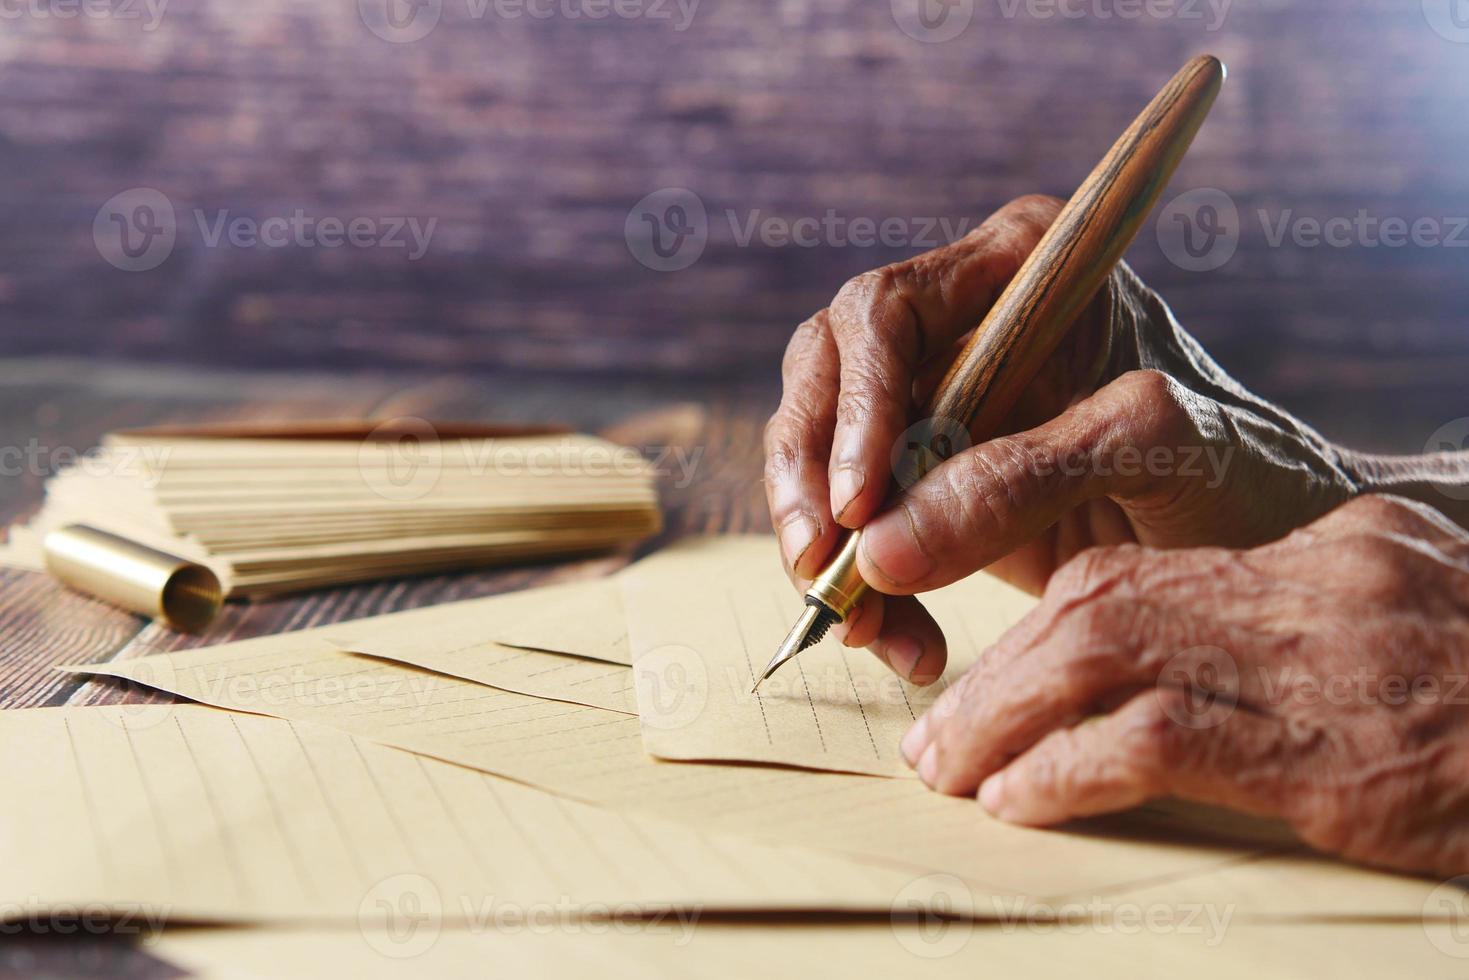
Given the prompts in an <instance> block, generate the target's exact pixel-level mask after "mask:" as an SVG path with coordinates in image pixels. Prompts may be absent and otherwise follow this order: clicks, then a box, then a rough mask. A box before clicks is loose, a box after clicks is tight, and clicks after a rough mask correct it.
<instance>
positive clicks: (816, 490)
mask: <svg viewBox="0 0 1469 980" xmlns="http://www.w3.org/2000/svg"><path fill="white" fill-rule="evenodd" d="M1058 209H1059V203H1058V202H1056V201H1053V200H1051V199H1049V198H1040V197H1027V198H1021V199H1019V200H1018V201H1015V202H1013V203H1012V204H1010V205H1008V206H1006V207H1005V208H1003V209H1002V210H1000V211H999V212H997V213H996V214H995V215H994V216H992V217H991V218H989V219H988V220H987V221H985V222H984V224H983V225H981V226H980V227H979V228H977V229H976V230H975V231H974V232H972V233H971V234H969V235H968V236H966V237H965V238H963V239H961V240H960V241H959V242H956V243H955V244H953V245H950V246H947V247H945V248H941V249H937V250H935V251H933V252H929V253H925V254H924V255H920V256H918V257H916V258H914V259H912V260H910V261H907V262H903V263H900V264H898V265H895V266H890V267H888V268H885V269H882V270H879V271H877V272H873V273H868V274H867V275H864V276H861V277H858V278H857V279H854V280H853V281H852V282H850V283H848V284H847V285H846V286H845V287H843V289H842V291H841V292H840V293H839V294H838V295H837V297H836V299H835V300H833V301H832V304H831V306H830V307H829V308H828V309H827V310H823V311H822V312H821V313H818V314H817V315H816V316H815V317H813V318H812V319H810V320H808V321H807V322H806V323H804V324H802V326H801V327H800V328H799V329H798V330H797V332H796V335H795V336H794V337H793V338H792V340H791V343H790V346H789V347H788V349H787V351H786V356H785V364H784V380H785V385H784V395H783V398H782V401H781V404H780V407H779V409H778V410H777V411H776V413H775V415H774V416H773V417H772V418H771V420H770V423H769V425H768V426H767V428H766V439H765V444H766V471H765V486H766V493H767V496H768V498H769V503H770V512H771V519H772V521H773V522H774V525H775V528H776V531H777V533H778V534H779V536H780V541H781V549H782V554H783V555H784V557H785V560H786V564H787V570H788V571H789V572H790V573H791V575H792V578H793V579H794V580H795V581H796V583H797V585H798V586H800V587H802V588H804V586H805V584H806V582H807V581H808V580H809V579H810V577H811V576H812V575H814V574H815V573H816V572H817V571H818V570H819V569H820V568H821V566H822V565H823V564H824V563H825V561H826V559H827V558H828V557H829V556H830V553H831V549H832V545H833V543H834V542H835V541H836V540H837V538H838V535H839V533H840V527H839V525H841V526H844V527H852V528H855V527H863V528H864V530H863V548H862V551H861V559H860V560H861V570H862V574H863V577H864V578H865V579H866V580H867V582H868V583H869V584H871V585H873V586H874V587H875V589H876V590H878V591H877V592H873V593H869V595H868V600H867V601H866V602H864V603H863V605H862V606H861V607H859V610H858V612H857V615H855V616H854V617H853V618H852V620H850V621H849V622H848V623H847V624H844V625H843V627H841V630H842V632H841V633H839V635H843V637H844V640H845V642H846V643H847V644H848V645H850V646H869V645H870V646H871V647H872V649H873V651H874V652H875V653H877V654H878V656H879V657H882V658H883V659H884V660H886V661H887V662H888V663H889V664H890V665H891V666H892V667H893V668H894V669H895V670H897V671H898V673H900V674H902V675H903V676H905V677H908V678H910V679H912V680H914V681H915V682H918V683H925V682H931V681H932V680H934V679H936V678H937V677H938V676H939V674H940V673H942V671H943V667H944V662H945V646H944V641H943V636H942V634H941V633H940V631H939V629H938V627H937V625H936V624H935V623H934V622H933V620H932V619H931V618H930V617H929V616H928V614H927V613H926V612H925V611H924V610H923V609H922V607H921V606H920V605H919V604H918V603H917V602H916V601H915V600H913V599H911V598H907V596H911V595H913V594H914V593H918V592H925V591H928V590H930V589H935V588H938V587H939V586H942V585H947V584H948V583H950V582H953V581H956V580H958V579H960V578H963V577H964V576H966V575H968V574H970V573H971V572H974V571H975V570H977V569H980V568H985V567H988V569H989V571H990V572H991V573H993V574H996V575H999V576H1000V577H1002V578H1004V579H1006V580H1008V581H1010V582H1012V583H1014V584H1016V585H1018V586H1020V587H1021V588H1024V589H1027V590H1029V591H1031V592H1034V593H1039V592H1040V591H1041V589H1042V588H1044V586H1045V583H1046V580H1047V579H1048V578H1049V577H1050V575H1051V573H1052V572H1054V571H1055V570H1056V569H1057V568H1059V567H1060V566H1061V565H1062V564H1064V563H1065V562H1066V561H1067V560H1068V559H1069V558H1070V557H1071V556H1073V555H1075V554H1077V553H1078V552H1080V551H1082V550H1083V549H1085V548H1088V547H1091V546H1093V545H1104V544H1119V543H1123V542H1138V543H1141V544H1147V545H1153V546H1160V547H1176V546H1181V545H1200V544H1223V545H1230V546H1236V547H1238V546H1247V545H1253V544H1259V543H1262V542H1265V541H1270V540H1273V539H1275V538H1278V537H1280V536H1281V535H1283V534H1285V533H1287V532H1288V531H1290V530H1291V529H1293V528H1295V527H1298V526H1300V525H1301V524H1303V523H1305V522H1307V521H1309V520H1312V519H1313V518H1316V517H1319V516H1320V515H1322V514H1324V513H1326V512H1327V511H1328V510H1330V509H1331V508H1332V507H1334V506H1336V505H1337V504H1339V503H1341V502H1343V501H1344V500H1347V499H1348V498H1349V497H1351V496H1352V495H1353V493H1354V492H1355V491H1356V490H1357V484H1356V482H1355V481H1354V479H1353V477H1352V475H1351V474H1350V473H1349V472H1348V470H1347V468H1346V466H1345V465H1344V464H1343V461H1342V459H1341V457H1340V454H1339V452H1338V451H1337V450H1336V449H1335V448H1334V447H1333V446H1332V445H1331V444H1330V443H1328V442H1327V441H1326V440H1324V439H1322V438H1321V437H1320V436H1319V435H1317V434H1316V433H1315V432H1313V431H1312V430H1311V429H1310V428H1308V427H1307V426H1305V425H1303V424H1302V423H1300V422H1298V421H1296V420H1295V419H1293V418H1291V417H1290V416H1289V415H1288V414H1287V413H1285V412H1283V411H1281V410H1280V409H1277V408H1275V407H1273V406H1271V405H1269V404H1268V403H1266V402H1264V401H1261V400H1260V399H1258V398H1255V397H1254V396H1253V395H1251V394H1249V393H1248V392H1247V391H1245V390H1244V389H1243V388H1241V387H1240V386H1239V385H1238V384H1237V383H1236V382H1234V381H1233V380H1232V379H1230V378H1229V377H1228V376H1227V375H1226V374H1224V372H1223V371H1222V370H1221V369H1220V368H1219V367H1218V366H1217V365H1216V364H1215V363H1214V362H1213V361H1212V360H1210V359H1209V357H1208V355H1207V354H1205V353H1204V351H1203V350H1202V349H1201V348H1200V347H1199V346H1198V344H1197V342H1195V341H1194V340H1193V338H1191V337H1190V336H1189V335H1188V334H1186V333H1185V332H1184V331H1183V330H1182V328H1181V327H1179V326H1178V324H1177V322H1175V321H1174V319H1173V317H1172V316H1171V314H1170V313H1169V310H1168V308H1167V306H1166V305H1164V304H1163V302H1162V301H1161V300H1160V299H1159V298H1158V297H1157V296H1156V295H1155V294H1154V293H1152V292H1151V291H1150V290H1148V289H1147V287H1145V286H1143V284H1142V283H1141V282H1140V281H1139V280H1138V279H1137V277H1136V276H1135V275H1133V274H1132V272H1131V271H1130V270H1129V269H1127V268H1126V267H1125V266H1123V267H1119V268H1118V270H1117V271H1116V272H1115V273H1114V274H1113V275H1112V277H1111V278H1110V280H1109V281H1108V283H1107V285H1106V287H1105V288H1104V289H1103V290H1102V291H1101V292H1100V293H1099V295H1098V297H1097V299H1096V300H1095V301H1094V302H1093V303H1092V305H1091V308H1090V309H1089V310H1088V311H1087V313H1086V314H1085V316H1084V317H1083V320H1082V322H1080V323H1078V324H1076V325H1075V326H1074V327H1073V328H1072V329H1071V330H1070V332H1069V333H1068V335H1067V338H1066V340H1065V341H1064V342H1063V343H1062V345H1061V346H1060V348H1059V349H1058V350H1057V351H1056V352H1055V353H1054V354H1053V355H1052V356H1051V358H1050V359H1049V360H1048V362H1047V363H1046V365H1045V366H1044V367H1043V368H1042V370H1041V372H1040V374H1039V375H1038V377H1037V378H1036V380H1035V381H1034V382H1033V383H1032V384H1031V385H1030V386H1029V387H1028V389H1027V391H1026V394H1025V396H1024V397H1023V398H1022V400H1021V403H1020V404H1019V405H1017V406H1016V408H1015V409H1014V411H1013V412H1012V413H1011V415H1010V417H1009V418H1008V419H1007V422H1006V424H1005V426H1004V433H1003V434H1001V435H1000V437H998V438H991V439H989V440H988V441H985V442H982V443H980V444H978V445H976V446H975V447H974V448H972V449H969V450H968V451H965V452H962V453H959V454H958V455H956V456H955V457H953V458H952V459H950V460H949V461H947V462H945V463H944V464H943V465H941V466H939V467H938V468H937V469H935V470H934V471H933V472H931V473H930V474H929V475H928V476H926V477H925V478H924V479H922V480H921V481H919V482H918V483H917V484H916V485H914V486H913V487H912V488H911V489H910V490H909V491H908V492H907V493H905V494H903V495H902V496H900V497H899V498H898V499H897V501H896V503H895V505H894V506H892V507H890V508H888V509H886V510H885V511H883V512H881V513H879V509H880V506H881V504H882V502H883V498H884V496H885V495H886V494H887V493H888V491H889V488H890V487H891V484H892V481H893V472H892V460H891V453H892V447H893V445H894V443H895V442H897V441H898V440H899V438H900V436H901V434H902V433H903V431H904V429H905V428H906V427H907V426H908V424H909V422H910V420H911V419H912V418H914V417H915V416H916V415H918V414H919V412H918V409H917V405H918V404H919V403H920V402H921V401H922V400H924V397H925V396H926V395H927V393H928V392H929V391H930V390H931V389H932V387H933V386H934V385H935V384H936V382H937V377H936V376H937V374H938V373H940V372H941V371H942V369H943V367H944V366H946V365H947V364H948V363H949V361H950V360H952V358H953V354H954V353H955V350H956V348H957V346H958V345H961V344H962V343H963V342H964V341H965V340H967V339H968V332H969V330H970V329H971V328H973V327H974V326H975V324H977V323H978V322H979V320H980V319H982V317H983V313H984V310H985V309H987V308H988V306H989V304H990V303H991V302H992V301H993V299H994V297H995V296H996V295H997V294H998V292H999V290H1000V289H1001V288H1002V287H1003V286H1004V284H1005V283H1006V282H1007V281H1008V280H1009V278H1010V277H1011V276H1012V275H1013V274H1014V272H1015V270H1016V269H1017V268H1018V267H1019V264H1020V262H1021V261H1022V260H1023V259H1024V257H1025V256H1026V255H1028V254H1029V252H1030V250H1031V249H1032V248H1033V247H1034V246H1035V243H1036V241H1037V240H1038V239H1039V238H1040V236H1041V234H1042V232H1044V230H1045V228H1046V227H1047V226H1048V225H1049V223H1050V221H1051V220H1052V218H1054V217H1055V214H1056V211H1057V210H1058ZM1150 451H1151V452H1155V453H1157V452H1164V453H1167V454H1168V460H1167V461H1165V462H1164V464H1163V465H1162V466H1150V465H1148V464H1146V462H1145V460H1146V459H1147V456H1146V454H1147V453H1148V452H1150ZM1119 453H1121V454H1123V455H1121V456H1119ZM1127 453H1134V454H1136V455H1135V456H1127V455H1125V454H1127ZM1129 464H1130V465H1129ZM1156 473H1162V474H1163V475H1161V476H1156V475H1154V474H1156ZM1221 475H1222V482H1220V480H1221ZM852 486H860V488H861V489H860V492H857V493H856V494H855V496H851V495H849V492H848V488H850V487H852ZM834 514H835V515H838V516H837V517H834V516H833V515H834ZM879 593H886V594H887V597H886V599H885V598H884V596H883V595H881V594H879Z"/></svg>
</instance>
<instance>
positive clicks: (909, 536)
mask: <svg viewBox="0 0 1469 980" xmlns="http://www.w3.org/2000/svg"><path fill="white" fill-rule="evenodd" d="M1209 411H1210V408H1209V403H1208V401H1207V399H1204V398H1202V397H1201V396H1199V395H1195V394H1193V393H1192V392H1189V391H1187V390H1186V389H1184V388H1182V387H1181V386H1180V385H1178V384H1177V383H1176V382H1174V381H1173V380H1171V379H1170V378H1169V377H1168V376H1167V375H1165V374H1162V373H1161V372H1158V371H1130V372H1128V373H1127V374H1124V375H1121V376H1120V377H1118V378H1116V379H1115V380H1114V381H1112V382H1111V383H1110V384H1108V385H1107V386H1106V387H1104V388H1102V389H1100V390H1099V391H1097V392H1096V393H1094V394H1092V395H1091V396H1089V397H1088V398H1086V399H1084V400H1082V401H1080V402H1078V403H1076V404H1075V405H1073V406H1071V407H1070V408H1068V409H1067V410H1066V411H1065V412H1063V413H1062V414H1061V415H1059V416H1057V417H1056V418H1054V419H1052V420H1051V421H1050V422H1047V423H1046V424H1045V425H1041V426H1038V427H1036V428H1034V429H1029V430H1027V431H1025V432H1019V433H1016V434H1014V435H1010V436H1004V437H1001V438H999V439H992V440H990V441H989V442H985V443H981V444H980V445H978V446H975V447H973V448H971V449H968V450H965V451H964V452H962V453H959V454H957V455H955V456H953V457H952V458H950V459H948V460H946V461H945V462H943V463H942V464H940V465H939V466H937V467H936V468H934V469H933V470H932V471H930V472H929V473H928V474H926V475H925V476H924V477H923V479H921V480H919V481H918V482H917V483H915V484H914V485H913V486H912V487H910V488H909V489H908V490H907V491H906V492H904V493H903V494H902V495H901V496H899V497H898V498H897V500H896V501H895V502H894V504H893V506H892V507H891V508H889V509H888V510H887V511H885V512H884V513H882V514H880V515H878V516H877V517H875V518H874V519H873V520H872V521H870V522H869V523H868V524H867V525H866V527H864V528H863V529H862V540H861V548H860V549H859V554H858V563H859V568H860V570H861V572H862V577H863V579H864V580H865V581H866V582H867V583H868V584H870V585H871V586H873V587H874V588H876V589H877V590H879V591H881V592H885V593H888V594H890V595H911V594H914V593H917V592H926V591H928V590H930V589H936V588H940V587H941V586H945V585H948V584H949V583H950V582H955V581H958V580H959V579H961V578H964V577H965V576H967V575H969V574H971V573H972V572H975V571H977V570H979V569H981V568H983V567H985V566H986V565H988V564H990V563H991V562H993V561H996V560H997V559H1000V558H1003V557H1004V556H1005V555H1008V554H1009V553H1010V552H1012V551H1014V550H1015V549H1016V548H1019V547H1020V546H1021V545H1024V544H1026V543H1027V542H1029V541H1031V540H1033V539H1034V538H1035V537H1037V536H1038V535H1039V534H1041V533H1042V532H1043V531H1045V530H1046V529H1047V528H1049V527H1050V526H1051V525H1052V524H1054V523H1056V521H1057V520H1059V519H1060V518H1061V517H1062V516H1063V515H1064V514H1065V513H1066V512H1067V511H1069V510H1071V509H1072V508H1074V507H1076V506H1078V505H1080V504H1082V503H1085V502H1086V501H1088V500H1094V499H1097V498H1100V497H1108V496H1113V497H1123V498H1126V497H1133V496H1139V495H1142V494H1149V495H1152V494H1154V493H1155V492H1156V491H1157V490H1158V489H1159V485H1160V482H1161V481H1166V480H1172V479H1178V480H1183V479H1188V478H1189V476H1190V474H1191V473H1192V470H1191V469H1185V468H1184V467H1181V466H1179V465H1177V464H1178V463H1179V462H1180V461H1181V460H1184V459H1186V458H1189V456H1190V454H1189V452H1185V451H1182V450H1185V449H1191V448H1198V449H1199V450H1200V451H1202V448H1203V441H1204V440H1203V438H1202V436H1201V435H1200V432H1201V429H1202V426H1201V424H1200V420H1201V417H1202V416H1203V415H1204V414H1205V413H1208V412H1209ZM1207 428H1209V429H1214V430H1217V429H1218V427H1217V426H1214V425H1209V426H1207ZM1210 442H1211V444H1212V443H1213V442H1217V439H1216V440H1210ZM1165 456H1166V459H1164V457H1165ZM1162 499H1171V498H1170V497H1168V496H1166V495H1165V496H1163V497H1162Z"/></svg>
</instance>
